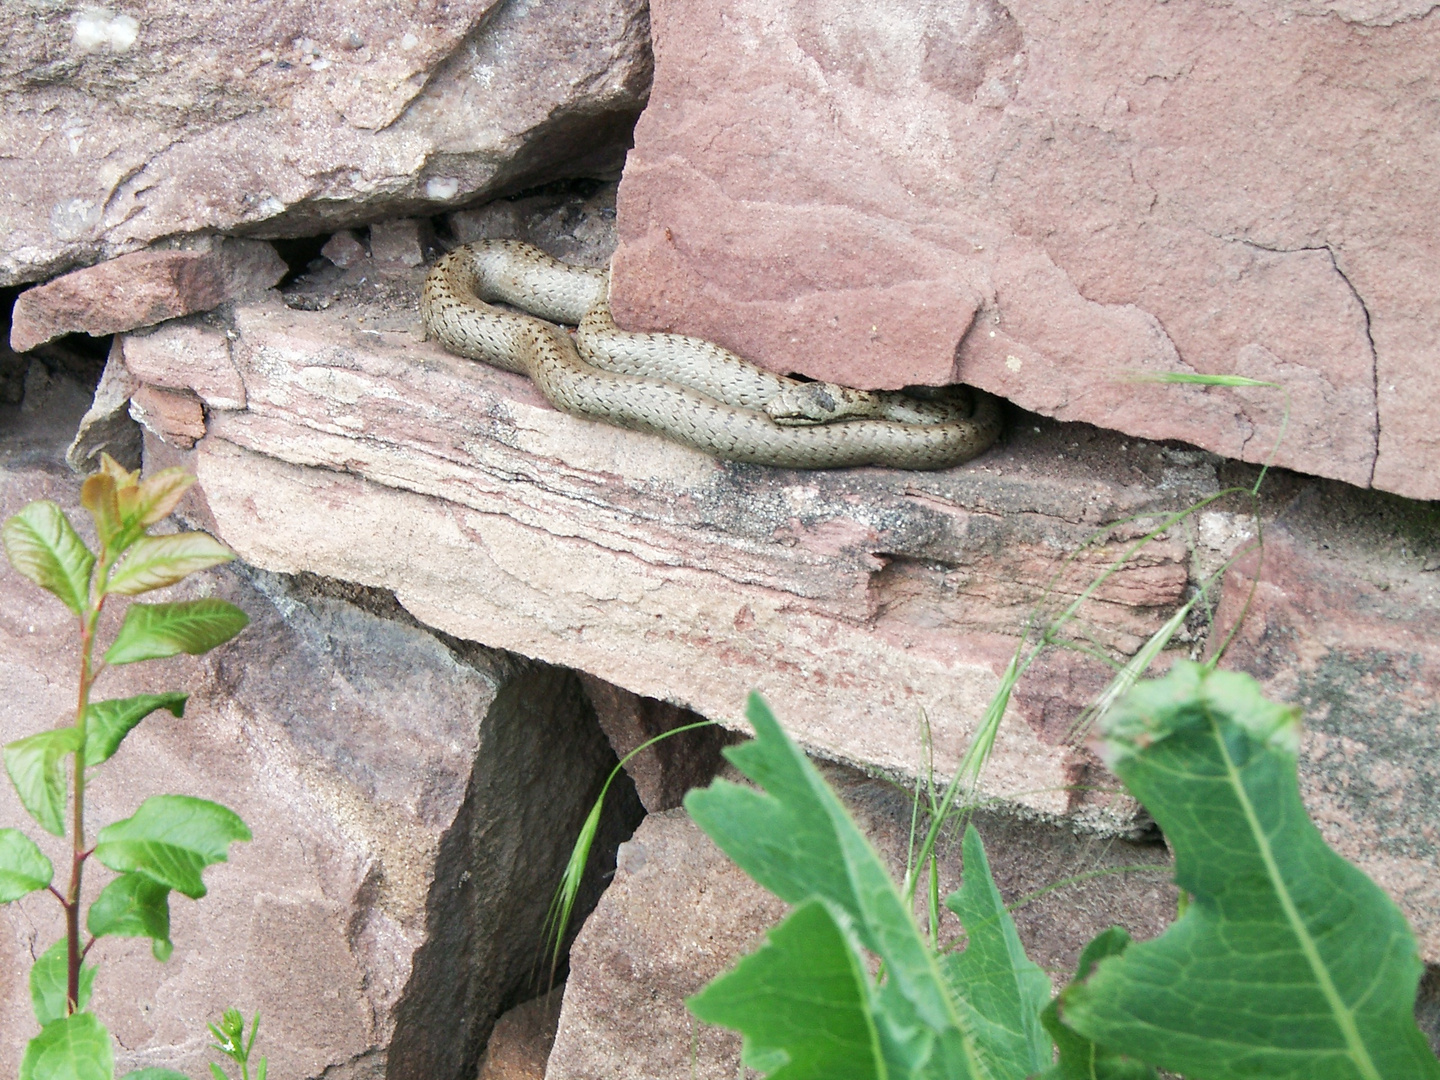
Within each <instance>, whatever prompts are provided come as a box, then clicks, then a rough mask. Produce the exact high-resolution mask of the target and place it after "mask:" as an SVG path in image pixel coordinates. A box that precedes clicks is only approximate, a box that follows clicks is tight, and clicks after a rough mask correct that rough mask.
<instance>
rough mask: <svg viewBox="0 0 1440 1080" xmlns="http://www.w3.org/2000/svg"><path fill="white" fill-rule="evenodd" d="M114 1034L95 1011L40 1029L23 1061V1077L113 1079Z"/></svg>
mask: <svg viewBox="0 0 1440 1080" xmlns="http://www.w3.org/2000/svg"><path fill="white" fill-rule="evenodd" d="M114 1075H115V1055H114V1051H113V1049H112V1048H111V1046H110V1033H109V1032H108V1031H106V1030H105V1027H104V1025H102V1024H101V1023H100V1021H99V1020H96V1019H95V1017H94V1015H93V1014H92V1013H88V1012H77V1013H75V1014H74V1015H73V1016H67V1017H65V1018H64V1019H62V1020H56V1021H55V1022H54V1023H52V1024H46V1025H45V1027H43V1028H41V1029H40V1034H39V1035H36V1036H35V1038H33V1039H31V1040H30V1044H29V1045H28V1046H27V1047H26V1048H25V1057H24V1058H23V1059H22V1060H21V1062H20V1077H19V1080H112V1078H113V1077H114Z"/></svg>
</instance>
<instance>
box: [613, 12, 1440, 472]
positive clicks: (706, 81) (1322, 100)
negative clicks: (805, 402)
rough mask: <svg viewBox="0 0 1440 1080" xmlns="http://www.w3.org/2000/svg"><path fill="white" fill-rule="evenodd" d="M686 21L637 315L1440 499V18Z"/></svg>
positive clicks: (799, 367)
mask: <svg viewBox="0 0 1440 1080" xmlns="http://www.w3.org/2000/svg"><path fill="white" fill-rule="evenodd" d="M652 14H653V26H654V41H655V53H656V75H655V85H654V92H653V94H652V98H651V102H650V106H649V107H648V109H647V110H646V112H645V114H644V115H643V116H642V117H641V120H640V123H639V124H638V125H637V128H636V135H635V139H636V143H635V149H634V150H633V151H632V152H631V154H630V157H629V160H628V162H627V166H626V172H625V176H624V179H623V182H622V185H621V191H620V201H619V211H620V215H619V222H620V236H621V243H620V247H619V250H618V251H617V253H616V258H615V265H614V276H613V288H612V305H613V308H614V311H615V315H616V318H617V319H618V320H619V322H620V323H621V325H623V326H626V327H628V328H631V329H637V330H639V329H660V330H671V331H678V332H682V333H689V334H695V335H698V336H701V337H706V338H710V339H712V340H716V341H719V342H720V343H722V344H724V345H727V346H729V347H731V348H734V349H735V350H736V351H738V352H740V353H742V354H743V355H746V356H748V357H750V358H752V359H754V360H756V361H757V362H759V363H761V364H763V365H765V366H767V367H769V368H771V369H773V370H776V371H781V372H790V371H798V372H802V373H804V374H806V375H810V376H813V377H815V378H821V379H830V380H834V381H838V382H842V383H848V384H852V385H860V386H873V387H897V386H901V385H904V384H909V383H927V384H941V383H947V382H951V381H964V382H970V383H974V384H976V385H979V386H982V387H984V388H986V389H988V390H991V391H994V392H995V393H998V394H1002V395H1004V396H1005V397H1007V398H1009V399H1010V400H1011V401H1014V402H1016V403H1017V404H1020V405H1022V406H1023V407H1025V408H1027V409H1031V410H1034V411H1036V412H1040V413H1044V414H1046V415H1049V416H1054V417H1057V418H1060V419H1065V420H1084V421H1088V422H1090V423H1095V424H1099V425H1101V426H1104V427H1109V428H1115V429H1118V430H1121V431H1124V432H1127V433H1129V434H1131V435H1135V436H1139V437H1143V438H1178V439H1184V440H1185V441H1187V442H1190V443H1193V444H1195V445H1198V446H1203V447H1205V448H1207V449H1209V450H1212V451H1215V452H1217V453H1220V454H1223V455H1225V456H1227V457H1232V458H1238V459H1243V460H1246V461H1260V460H1264V459H1265V458H1266V457H1267V456H1268V455H1269V454H1270V453H1271V451H1272V448H1274V447H1275V445H1276V443H1277V442H1280V445H1279V449H1278V450H1277V451H1276V452H1275V460H1276V461H1277V462H1278V463H1280V464H1284V465H1288V466H1291V467H1293V468H1296V469H1299V470H1301V471H1303V472H1307V473H1311V474H1315V475H1319V476H1327V477H1336V478H1340V479H1343V480H1346V481H1348V482H1350V483H1353V484H1359V485H1370V484H1373V485H1374V486H1376V487H1379V488H1383V489H1385V490H1389V491H1396V492H1400V493H1402V494H1406V495H1409V496H1412V497H1416V498H1425V499H1434V498H1440V438H1437V436H1436V434H1435V431H1436V425H1435V424H1434V415H1433V411H1434V410H1433V402H1434V400H1435V396H1436V395H1435V390H1436V385H1437V384H1436V381H1435V380H1436V376H1435V372H1434V365H1433V363H1431V357H1433V355H1434V353H1435V350H1436V347H1437V343H1440V301H1437V300H1436V298H1435V295H1434V290H1433V289H1430V288H1429V287H1428V285H1427V282H1429V281H1433V280H1434V279H1435V278H1436V277H1437V276H1440V234H1437V231H1436V224H1435V218H1434V215H1433V214H1432V213H1430V211H1429V207H1428V202H1427V200H1426V196H1425V195H1424V194H1423V193H1424V192H1425V190H1426V188H1425V185H1424V184H1420V183H1417V182H1416V179H1415V178H1416V177H1419V176H1425V175H1428V174H1429V172H1430V170H1431V165H1430V163H1431V162H1433V161H1434V160H1435V158H1436V156H1437V154H1440V142H1437V139H1440V135H1437V132H1436V128H1435V126H1434V124H1433V123H1431V121H1430V119H1429V116H1430V113H1431V111H1432V109H1433V107H1434V103H1435V91H1434V88H1435V86H1437V85H1440V59H1437V58H1440V15H1437V12H1436V10H1435V9H1434V8H1433V7H1432V6H1431V5H1428V4H1410V5H1405V4H1378V5H1371V6H1366V7H1364V8H1363V9H1361V8H1358V7H1351V6H1345V5H1336V4H1308V3H1289V4H1282V5H1279V6H1276V7H1272V8H1267V9H1266V10H1265V11H1263V12H1259V11H1258V10H1257V9H1255V8H1254V7H1253V6H1252V5H1246V4H1221V5H1212V6H1209V7H1205V8H1188V7H1174V6H1166V5H1159V6H1156V5H1153V4H1145V3H1140V2H1135V3H1125V4H1121V5H1120V6H1118V7H1117V6H1115V5H1108V6H1106V7H1105V8H1103V9H1101V8H1094V9H1084V10H1076V9H1074V8H1073V7H1072V6H1070V5H1065V4H1058V3H1054V2H1052V0H1019V2H1016V3H1009V4H1003V5H1002V4H998V3H991V2H978V3H972V4H965V5H959V6H957V5H953V4H941V3H923V4H919V5H911V6H909V7H907V8H906V10H905V11H903V12H900V11H894V10H891V9H888V8H887V9H880V8H876V7H874V6H873V5H866V4H863V3H858V2H855V0H825V2H823V3H818V4H816V3H800V2H787V3H780V4H774V3H769V2H764V3H761V2H741V3H738V4H737V3H726V4H715V3H711V2H709V0H656V3H654V5H653V12H652ZM1419 87H1424V88H1425V89H1423V90H1417V88H1419ZM1195 372H1201V373H1212V374H1226V375H1232V374H1233V375H1241V376H1245V377H1247V378H1251V379H1256V380H1261V381H1267V382H1277V383H1280V384H1281V385H1283V386H1284V387H1285V388H1286V389H1287V390H1288V393H1289V397H1288V402H1287V399H1286V397H1285V396H1284V394H1283V393H1281V392H1279V391H1276V390H1273V389H1268V388H1253V387H1252V388H1214V387H1212V388H1201V387H1194V386H1192V387H1188V388H1182V387H1177V386H1173V385H1172V386H1155V385H1147V384H1143V383H1138V384H1137V383H1136V382H1134V381H1131V380H1129V379H1128V378H1127V377H1128V376H1130V375H1132V374H1134V373H1142V374H1145V375H1150V376H1153V375H1157V374H1166V373H1178V374H1191V373H1195ZM1287 406H1288V412H1289V426H1288V431H1287V433H1286V435H1285V438H1284V440H1283V441H1280V434H1281V429H1282V423H1283V420H1284V417H1285V414H1286V412H1287Z"/></svg>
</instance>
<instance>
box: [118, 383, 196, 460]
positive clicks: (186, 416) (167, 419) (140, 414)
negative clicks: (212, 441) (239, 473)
mask: <svg viewBox="0 0 1440 1080" xmlns="http://www.w3.org/2000/svg"><path fill="white" fill-rule="evenodd" d="M130 416H131V417H132V418H133V419H134V420H135V422H136V423H138V424H139V425H140V426H141V427H143V428H145V429H146V430H148V431H153V432H154V433H155V434H156V435H158V436H159V437H160V438H161V439H163V440H165V441H166V442H167V443H169V444H170V445H171V446H174V447H178V448H179V449H181V450H189V449H190V447H192V446H194V445H195V440H196V439H201V438H204V436H205V409H204V408H203V407H202V406H201V404H200V401H199V399H198V398H196V397H194V396H192V395H190V394H185V393H179V394H177V393H174V392H173V391H170V390H158V389H156V388H155V387H153V386H141V387H139V388H138V389H136V390H135V391H134V392H133V393H132V394H131V395H130Z"/></svg>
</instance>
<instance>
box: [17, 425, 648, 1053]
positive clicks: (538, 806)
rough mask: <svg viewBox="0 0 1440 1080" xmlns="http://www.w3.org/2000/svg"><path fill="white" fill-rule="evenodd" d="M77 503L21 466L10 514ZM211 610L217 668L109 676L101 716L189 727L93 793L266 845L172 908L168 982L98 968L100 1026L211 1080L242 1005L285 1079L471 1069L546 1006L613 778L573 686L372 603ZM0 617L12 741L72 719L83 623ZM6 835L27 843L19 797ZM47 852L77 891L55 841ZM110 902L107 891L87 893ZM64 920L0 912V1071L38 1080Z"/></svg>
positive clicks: (54, 481) (340, 597) (291, 594)
mask: <svg viewBox="0 0 1440 1080" xmlns="http://www.w3.org/2000/svg"><path fill="white" fill-rule="evenodd" d="M8 411H13V410H7V412H8ZM71 422H72V423H73V419H72V421H71ZM7 423H8V418H7ZM56 428H58V430H60V431H61V432H63V427H59V426H58V425H56ZM54 433H55V428H52V431H51V433H50V441H51V445H50V446H49V449H48V455H49V459H48V460H49V461H50V462H52V463H53V462H54V461H55V459H56V456H58V452H59V450H60V449H61V447H60V446H58V445H55V440H54ZM6 441H7V442H9V441H11V440H8V439H7V440H6ZM77 491H78V485H77V483H76V481H75V479H74V478H73V477H71V476H69V475H68V474H67V473H65V472H64V471H63V470H62V469H59V468H57V467H56V466H55V465H54V464H47V463H46V460H45V458H44V457H36V456H35V454H34V453H33V452H31V451H25V452H24V453H23V454H22V456H20V457H18V458H11V459H9V460H8V461H7V463H6V466H5V468H4V470H3V488H0V504H3V505H0V515H9V514H11V513H13V512H15V511H16V510H18V509H19V508H20V506H22V505H23V504H24V503H25V502H27V501H29V500H30V499H33V498H42V497H44V498H51V499H55V500H56V501H58V502H60V503H61V504H62V505H63V506H65V507H66V508H67V510H68V511H69V512H70V513H71V515H72V518H74V519H75V520H76V521H77V522H81V521H82V520H83V518H84V514H83V511H80V510H79V508H78V506H76V505H75V495H76V493H77ZM194 590H195V591H198V592H213V594H215V595H220V596H224V597H225V598H227V599H229V600H231V601H232V602H234V603H237V604H239V605H240V606H241V607H242V608H244V609H245V610H246V611H247V612H248V613H249V614H250V617H251V620H252V624H251V627H250V628H249V629H248V630H247V631H246V632H245V633H244V634H242V635H241V636H240V637H239V638H237V639H236V640H235V641H234V642H233V643H231V644H230V645H227V646H225V647H223V648H222V649H220V650H217V651H216V652H214V653H212V654H210V655H209V656H208V657H206V658H203V659H199V660H192V659H189V658H182V659H179V660H174V661H167V662H164V663H160V664H153V665H146V666H145V667H144V668H122V669H116V670H115V671H112V672H108V673H107V674H106V675H105V676H104V678H103V680H102V682H101V685H100V686H99V687H97V693H99V694H101V695H103V696H123V695H125V694H129V693H137V692H141V691H154V690H158V689H184V690H187V691H189V692H190V694H191V698H190V702H189V705H188V708H187V710H186V715H185V717H184V718H183V719H175V718H172V717H170V716H169V714H164V715H163V716H152V717H151V718H150V719H148V720H147V721H146V722H145V723H144V724H142V725H141V727H140V728H138V729H137V730H136V731H135V732H133V733H132V734H131V735H130V736H129V738H128V739H127V740H126V742H125V744H124V746H123V747H122V748H121V750H120V752H119V753H118V754H117V755H116V757H115V758H114V759H113V761H112V762H111V763H109V764H108V765H107V766H106V767H105V769H104V770H103V771H102V772H101V773H100V774H99V776H98V779H97V780H96V781H95V782H94V784H93V786H92V787H91V788H90V792H91V795H90V800H89V809H90V813H89V816H90V819H91V820H92V821H95V822H101V823H103V822H105V821H110V820H115V819H118V818H120V817H124V816H126V815H128V814H130V813H132V812H133V811H134V809H135V807H136V805H138V803H139V802H140V801H141V800H142V799H144V798H146V797H148V796H150V795H153V794H158V793H161V792H172V791H173V792H179V793H186V794H196V795H201V796H204V797H208V798H213V799H215V800H217V801H220V802H222V803H224V804H226V805H229V806H231V807H232V808H233V809H235V810H236V811H237V812H238V813H240V815H241V816H242V817H243V818H244V819H245V820H246V821H247V823H248V824H249V825H250V827H251V829H252V831H253V833H254V835H255V839H254V841H253V842H252V843H249V844H242V845H237V846H236V847H235V849H234V851H233V857H232V859H231V861H230V862H229V863H227V864H224V865H221V866H217V867H215V868H214V869H212V870H211V871H210V872H209V873H208V874H207V884H208V885H209V886H210V895H209V896H207V897H206V898H205V900H204V901H203V903H199V904H193V903H190V902H189V901H186V900H183V899H176V900H175V901H174V902H173V904H172V908H173V912H172V916H173V922H172V936H173V938H174V941H175V954H174V956H173V957H172V958H171V960H170V962H169V963H168V964H163V965H162V964H157V963H155V962H154V961H153V959H151V957H150V951H149V947H148V944H147V943H145V942H143V941H138V942H137V941H132V940H127V939H106V940H104V941H102V942H101V943H100V945H98V946H97V948H96V950H95V955H96V957H97V958H98V959H99V961H100V976H99V981H98V983H97V989H96V996H95V1009H96V1011H97V1013H98V1014H99V1015H100V1016H101V1017H102V1019H103V1020H104V1022H105V1023H107V1024H108V1025H109V1026H110V1029H111V1031H112V1032H113V1034H114V1035H115V1036H116V1038H117V1040H118V1043H119V1047H120V1049H119V1051H118V1053H119V1059H118V1060H119V1064H120V1065H121V1069H122V1071H124V1070H125V1069H128V1068H137V1067H143V1066H150V1065H156V1066H164V1067H168V1068H177V1069H181V1070H184V1071H187V1072H190V1073H192V1074H195V1073H198V1072H201V1071H203V1069H204V1067H205V1066H204V1062H205V1059H206V1058H207V1057H208V1056H209V1055H208V1054H207V1051H206V1045H207V1043H208V1042H209V1040H208V1039H207V1038H206V1037H205V1035H206V1032H205V1027H204V1025H205V1021H206V1020H213V1019H214V1018H215V1017H216V1016H218V1014H219V1013H220V1012H221V1011H222V1010H223V1009H224V1008H226V1007H228V1006H231V1005H234V1006H237V1007H239V1008H241V1009H242V1010H244V1011H245V1012H246V1013H247V1015H248V1014H249V1013H250V1012H253V1011H256V1010H258V1011H259V1012H260V1013H261V1014H262V1016H263V1025H264V1028H265V1033H262V1036H261V1041H262V1043H263V1049H264V1052H265V1053H266V1054H267V1055H268V1057H269V1058H270V1065H271V1067H272V1068H274V1069H277V1070H279V1071H281V1072H283V1073H285V1074H286V1075H290V1076H296V1077H318V1076H320V1075H322V1074H324V1075H329V1076H344V1077H350V1078H352V1080H358V1078H362V1077H374V1078H377V1080H378V1078H379V1077H382V1076H384V1077H390V1078H396V1077H433V1076H436V1075H460V1074H461V1072H463V1071H464V1069H466V1068H467V1067H468V1068H469V1069H471V1070H473V1069H474V1067H475V1063H476V1060H477V1058H478V1055H479V1053H480V1050H481V1048H482V1046H483V1044H484V1040H485V1038H486V1036H487V1035H488V1032H489V1029H490V1025H491V1024H492V1023H493V1021H494V1019H495V1017H496V1016H497V1015H498V1014H499V1013H500V1012H501V1011H502V1010H503V1009H505V1008H506V1007H508V1006H509V1005H511V1004H513V1003H514V1001H516V1000H518V999H519V998H521V997H524V996H528V994H530V993H533V989H532V979H533V977H534V972H535V965H536V959H537V955H538V953H539V950H540V948H541V940H542V933H541V924H542V923H543V920H544V917H545V911H546V907H547V903H548V897H549V894H550V890H551V889H552V888H553V887H554V885H555V883H556V881H558V879H559V876H560V872H561V870H562V868H563V865H564V862H565V858H566V855H567V854H568V845H569V843H570V841H571V839H572V838H573V836H574V834H575V833H576V832H577V831H578V829H579V827H580V823H581V822H582V821H583V819H584V817H585V815H586V814H587V813H588V811H589V809H590V803H591V801H592V800H593V798H594V797H595V795H596V794H597V793H598V789H599V785H600V784H601V783H602V782H603V781H604V778H605V776H606V775H607V774H608V772H609V770H610V768H611V767H612V766H613V765H614V762H615V757H614V754H613V752H611V750H610V748H609V746H608V745H607V743H606V741H605V738H604V736H603V734H602V733H601V732H600V730H599V728H598V726H597V725H596V723H595V720H594V715H593V712H592V711H591V709H590V708H589V705H588V703H587V701H586V700H585V698H584V695H583V692H582V691H581V688H580V686H579V684H578V682H576V680H575V679H574V677H573V676H572V675H570V674H568V673H565V672H561V671H557V670H555V669H553V668H548V667H545V666H543V665H536V664H533V663H527V662H525V661H521V660H518V659H516V658H513V657H509V656H506V655H505V654H502V653H498V652H495V651H492V650H486V649H483V648H480V647H478V646H470V645H465V644H463V643H458V642H453V641H449V640H447V639H444V638H442V637H440V636H437V635H436V634H434V633H433V632H431V631H428V630H426V629H424V628H423V627H420V626H418V625H416V623H415V622H414V620H413V619H411V618H409V617H408V616H407V615H406V614H405V613H404V611H403V610H401V609H400V608H399V607H398V606H397V605H395V604H394V602H393V600H391V599H388V598H386V597H385V596H383V595H382V594H375V593H371V592H368V591H366V590H363V589H356V588H354V587H353V586H351V587H340V586H337V585H335V584H333V583H326V582H322V581H318V580H307V581H296V580H293V579H286V578H282V577H278V576H276V575H271V574H265V573H263V572H253V573H244V572H238V571H233V570H231V571H217V572H213V573H211V574H208V575H205V576H204V577H203V578H202V579H201V580H200V581H198V582H196V583H195V586H194ZM0 597H3V598H4V602H3V605H0V608H3V610H0V669H3V681H4V684H5V686H6V687H7V694H6V701H5V704H4V705H3V707H0V741H9V740H11V739H15V738H18V737H20V736H22V735H26V734H30V733H31V732H33V731H35V730H38V729H40V728H44V727H47V726H52V725H53V724H54V723H56V722H57V720H59V719H60V718H61V717H63V716H64V715H65V714H66V711H67V709H69V708H71V707H72V706H73V685H72V682H71V674H72V673H73V670H72V669H73V667H74V664H75V662H76V656H75V647H74V642H73V634H72V631H71V621H70V619H69V617H68V614H67V613H66V612H65V610H64V608H63V607H62V605H60V604H59V603H58V601H57V602H54V603H47V602H46V601H47V598H46V597H44V596H43V594H41V593H40V591H39V590H38V589H36V588H35V587H33V586H31V585H30V584H29V583H28V582H26V581H24V580H23V579H21V578H20V577H19V576H18V575H17V574H15V573H14V572H13V571H12V570H11V569H10V568H9V567H8V565H7V566H5V567H3V569H0ZM612 791H613V792H614V794H615V795H618V801H616V802H615V803H614V805H613V808H612V811H611V814H610V816H609V817H608V818H607V820H606V822H605V823H604V825H603V826H602V829H601V832H602V834H603V835H602V836H601V838H600V841H599V845H598V846H599V849H600V851H601V853H602V854H601V865H599V866H597V867H596V868H595V870H594V871H593V876H592V879H591V880H590V881H589V882H588V883H587V886H586V890H585V894H584V895H583V896H582V898H581V903H582V905H585V904H588V903H593V902H594V899H595V897H596V895H597V893H598V887H599V883H600V876H601V875H602V874H603V873H604V859H605V855H604V851H605V850H606V849H607V847H608V849H609V850H610V851H611V852H613V850H614V846H615V845H616V844H617V843H618V842H619V840H620V839H621V837H622V836H623V835H624V834H625V833H628V831H629V829H630V828H633V825H634V822H635V821H636V820H638V815H639V813H640V808H639V804H638V802H637V801H636V800H635V796H634V792H633V788H629V787H627V785H626V784H625V783H624V782H622V783H621V784H620V786H619V788H618V789H612ZM0 820H3V821H4V823H5V824H6V825H14V826H22V827H28V826H29V821H28V818H27V817H26V815H25V813H24V811H23V809H22V808H21V807H20V804H19V803H18V801H17V800H16V798H15V795H14V792H13V791H12V790H11V788H10V786H9V785H8V784H6V785H4V790H3V792H0ZM28 831H30V832H31V833H32V834H34V835H36V836H37V838H41V835H42V834H40V830H39V829H38V828H33V827H30V828H28ZM42 843H44V844H46V845H48V849H47V850H49V852H50V854H51V856H52V858H54V859H55V860H56V864H57V865H60V854H61V853H60V851H59V843H58V841H54V840H53V838H44V839H42ZM612 857H613V856H612ZM107 876H108V875H106V874H105V873H104V872H103V871H101V870H99V869H98V868H96V869H95V870H94V871H93V872H92V873H90V874H89V875H88V876H87V881H88V883H89V887H90V889H91V890H93V889H95V888H98V886H99V884H100V882H101V881H102V880H103V879H104V878H106V877H107ZM91 895H93V892H91ZM58 916H59V911H58V905H56V904H54V903H53V901H52V900H51V898H50V897H49V896H48V895H45V894H37V895H33V896H31V897H29V898H27V899H25V900H23V901H21V902H19V903H16V904H13V905H10V906H7V907H6V908H5V909H4V911H3V912H0V926H3V932H0V991H3V992H0V1016H3V1019H0V1032H3V1036H0V1071H5V1072H7V1073H14V1072H15V1071H16V1070H17V1069H18V1067H19V1061H20V1055H21V1053H22V1052H23V1049H24V1045H25V1042H26V1040H27V1039H28V1038H29V1037H30V1036H31V1035H32V1034H34V1030H35V1028H34V1021H33V1017H32V1016H31V1015H30V1007H29V995H28V992H27V991H26V989H25V984H24V979H25V975H26V972H27V970H28V967H29V963H30V961H31V959H32V957H33V956H34V955H36V954H38V952H39V951H40V950H42V949H44V948H45V947H46V946H48V945H49V944H50V942H51V941H53V940H54V939H55V938H57V937H58V936H60V934H61V933H62V921H61V919H60V918H59V917H58Z"/></svg>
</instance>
